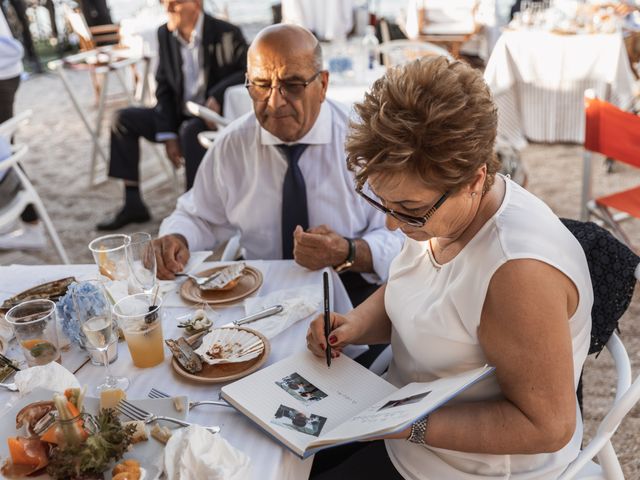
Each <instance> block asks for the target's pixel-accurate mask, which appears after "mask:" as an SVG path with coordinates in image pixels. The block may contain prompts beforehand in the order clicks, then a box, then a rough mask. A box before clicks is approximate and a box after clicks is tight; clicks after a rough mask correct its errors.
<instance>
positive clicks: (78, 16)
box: [62, 4, 95, 50]
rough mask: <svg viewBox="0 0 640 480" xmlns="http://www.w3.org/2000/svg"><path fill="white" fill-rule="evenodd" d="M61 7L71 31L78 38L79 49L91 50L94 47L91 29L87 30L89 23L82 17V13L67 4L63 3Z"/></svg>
mask: <svg viewBox="0 0 640 480" xmlns="http://www.w3.org/2000/svg"><path fill="white" fill-rule="evenodd" d="M62 7H63V9H64V16H65V18H66V19H67V22H69V26H70V27H71V31H73V33H75V34H76V35H77V36H78V39H79V40H80V49H81V50H93V49H94V48H95V43H94V41H93V35H92V34H91V30H89V25H87V22H86V20H85V19H84V15H82V13H80V12H77V11H75V10H73V9H72V8H71V7H69V6H68V5H67V4H63V6H62Z"/></svg>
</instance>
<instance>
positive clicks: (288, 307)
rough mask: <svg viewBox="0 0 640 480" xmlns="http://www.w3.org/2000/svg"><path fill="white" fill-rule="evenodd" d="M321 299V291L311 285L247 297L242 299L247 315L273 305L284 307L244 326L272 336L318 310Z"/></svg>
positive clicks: (268, 336)
mask: <svg viewBox="0 0 640 480" xmlns="http://www.w3.org/2000/svg"><path fill="white" fill-rule="evenodd" d="M322 300H323V299H322V291H320V289H318V288H317V287H315V286H311V285H309V286H307V287H301V288H287V289H284V290H278V291H275V292H272V293H270V294H268V295H265V296H264V297H253V298H247V299H246V300H245V301H244V309H245V312H246V314H247V315H251V314H252V313H256V312H259V311H260V310H264V309H265V308H269V307H272V306H274V305H282V306H283V307H284V309H283V310H282V312H280V313H278V314H276V315H271V316H270V317H267V318H263V319H260V320H256V321H255V322H251V323H247V324H246V325H245V326H247V327H249V328H252V329H254V330H257V331H259V332H260V333H262V334H263V335H264V336H265V337H267V338H273V337H275V336H276V335H278V334H279V333H280V332H282V331H283V330H286V329H287V328H289V327H290V326H291V325H293V324H294V323H296V322H298V321H300V320H302V319H303V318H307V317H308V316H310V315H313V314H314V313H316V312H318V311H320V307H321V305H322Z"/></svg>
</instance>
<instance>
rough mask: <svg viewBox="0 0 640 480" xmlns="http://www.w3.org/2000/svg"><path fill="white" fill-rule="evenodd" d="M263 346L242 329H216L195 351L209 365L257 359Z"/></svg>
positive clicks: (259, 339)
mask: <svg viewBox="0 0 640 480" xmlns="http://www.w3.org/2000/svg"><path fill="white" fill-rule="evenodd" d="M264 349H265V345H264V342H263V341H262V339H261V338H260V337H258V336H257V335H256V334H254V333H253V332H251V331H250V330H247V329H244V328H233V327H226V328H216V329H213V330H212V331H211V332H209V333H208V334H207V335H206V336H205V337H204V338H203V339H202V345H200V346H199V347H198V348H197V349H196V350H195V353H197V354H198V355H199V356H200V358H202V360H203V361H204V362H207V363H208V364H209V365H215V364H218V363H235V362H246V361H248V360H251V359H254V358H257V357H259V356H260V355H261V354H262V352H264Z"/></svg>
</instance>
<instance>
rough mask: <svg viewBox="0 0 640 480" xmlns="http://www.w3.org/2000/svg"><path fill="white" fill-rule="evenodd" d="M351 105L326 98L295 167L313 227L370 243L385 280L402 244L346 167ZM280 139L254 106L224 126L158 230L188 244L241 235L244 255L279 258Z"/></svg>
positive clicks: (206, 244) (203, 245) (283, 166)
mask: <svg viewBox="0 0 640 480" xmlns="http://www.w3.org/2000/svg"><path fill="white" fill-rule="evenodd" d="M347 122H348V113H347V110H346V109H345V108H344V107H342V106H339V105H338V104H337V103H334V102H332V101H331V100H326V101H325V102H324V103H323V104H322V107H321V109H320V113H319V115H318V118H317V120H316V123H315V124H314V126H313V127H312V128H311V130H309V132H308V133H307V134H306V135H305V136H304V137H303V138H301V139H300V140H299V143H306V144H309V147H307V149H306V150H305V151H304V153H303V154H302V156H301V157H300V160H299V162H298V165H299V166H300V169H301V170H302V174H303V176H304V179H305V184H306V190H307V205H308V212H309V226H310V227H315V226H319V225H322V224H326V225H327V226H329V227H330V228H331V229H333V230H334V231H335V232H337V233H338V234H340V235H343V236H345V237H349V238H362V239H363V240H365V241H366V242H367V243H368V244H369V248H370V249H371V255H372V258H373V268H374V272H375V274H376V275H364V277H365V278H366V279H367V280H368V281H370V282H372V283H374V282H379V281H384V280H386V278H387V273H388V270H389V264H390V262H391V260H392V259H393V258H394V257H395V256H396V255H397V254H398V252H399V251H400V248H401V246H402V242H403V236H402V235H401V234H400V233H399V232H390V231H389V230H387V228H386V227H385V223H384V222H385V216H384V214H382V213H381V212H379V211H377V210H375V209H374V208H372V207H371V206H370V205H369V204H367V202H365V201H364V200H363V199H361V198H360V197H359V196H358V194H357V193H356V192H355V190H354V178H353V174H352V173H351V172H349V171H348V170H347V167H346V159H345V158H346V156H345V151H344V141H345V137H346V133H347ZM282 143H284V142H282V140H280V139H278V138H277V137H275V136H273V135H271V134H270V133H269V132H267V131H266V130H265V129H263V128H262V127H261V126H260V125H259V123H258V121H257V119H256V117H255V115H254V113H253V112H251V113H248V114H246V115H244V116H242V117H240V118H238V119H237V120H236V121H234V122H233V123H232V124H230V125H229V127H227V128H226V129H225V130H224V132H223V133H222V134H221V135H220V137H218V138H217V139H216V141H215V143H214V144H213V146H212V147H211V148H210V149H209V151H208V152H207V153H206V155H205V156H204V159H203V161H202V164H201V165H200V169H199V170H198V174H197V175H196V179H195V182H194V185H193V188H192V189H191V190H189V191H188V192H187V193H185V194H184V195H182V196H181V197H180V198H179V199H178V205H177V207H176V210H175V211H174V212H173V213H172V214H171V215H170V216H169V217H167V218H166V219H165V220H164V221H163V222H162V225H161V226H160V235H167V234H170V233H179V234H181V235H184V237H185V238H186V239H187V241H188V242H189V248H190V249H191V250H203V249H210V248H214V247H215V246H216V245H217V244H218V243H220V242H223V241H225V240H227V239H229V238H230V237H231V236H233V235H234V234H235V233H236V232H240V234H241V241H240V242H241V245H242V247H244V249H245V252H246V255H245V256H246V258H247V259H265V260H271V259H280V258H282V233H281V223H282V222H281V215H282V186H283V182H284V176H285V172H286V170H287V160H286V159H285V158H284V155H283V154H282V153H281V152H280V151H279V150H278V148H277V147H276V145H278V144H282Z"/></svg>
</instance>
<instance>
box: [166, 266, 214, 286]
mask: <svg viewBox="0 0 640 480" xmlns="http://www.w3.org/2000/svg"><path fill="white" fill-rule="evenodd" d="M222 272H223V270H218V271H217V272H214V273H212V274H211V275H209V276H208V277H197V276H195V275H191V274H190V273H176V274H175V276H176V277H189V278H190V279H191V280H193V281H194V282H196V285H198V286H199V287H201V286H202V285H204V284H205V283H208V282H210V281H211V280H213V279H214V278H217V277H219V276H220V275H221V274H222Z"/></svg>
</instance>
